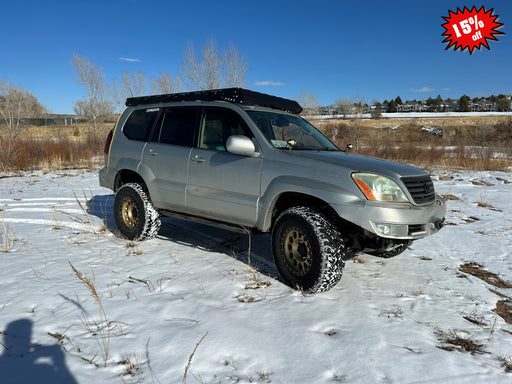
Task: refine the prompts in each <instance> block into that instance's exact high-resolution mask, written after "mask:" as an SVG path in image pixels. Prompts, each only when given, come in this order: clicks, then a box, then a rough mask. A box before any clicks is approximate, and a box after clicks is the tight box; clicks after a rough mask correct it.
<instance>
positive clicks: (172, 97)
mask: <svg viewBox="0 0 512 384" xmlns="http://www.w3.org/2000/svg"><path fill="white" fill-rule="evenodd" d="M173 101H228V102H230V103H238V104H246V105H258V106H261V107H269V108H274V109H279V110H282V111H287V112H291V113H295V114H299V113H301V112H302V107H301V106H300V104H299V103H297V102H296V101H295V100H290V99H285V98H282V97H278V96H272V95H268V94H266V93H260V92H255V91H251V90H248V89H244V88H223V89H213V90H207V91H196V92H182V93H169V94H164V95H151V96H139V97H129V98H127V99H126V106H128V107H133V106H138V105H146V104H159V103H169V102H173Z"/></svg>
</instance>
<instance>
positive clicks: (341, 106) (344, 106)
mask: <svg viewBox="0 0 512 384" xmlns="http://www.w3.org/2000/svg"><path fill="white" fill-rule="evenodd" d="M336 105H337V107H338V111H340V112H341V113H342V114H343V117H347V115H350V114H352V109H353V106H352V102H351V101H350V100H348V99H343V98H340V99H338V100H336Z"/></svg>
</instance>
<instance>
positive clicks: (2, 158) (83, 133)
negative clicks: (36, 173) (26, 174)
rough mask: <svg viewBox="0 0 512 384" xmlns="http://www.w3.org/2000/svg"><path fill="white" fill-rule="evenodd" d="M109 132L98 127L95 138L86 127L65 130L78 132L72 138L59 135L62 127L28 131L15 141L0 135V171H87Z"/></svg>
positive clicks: (63, 133)
mask: <svg viewBox="0 0 512 384" xmlns="http://www.w3.org/2000/svg"><path fill="white" fill-rule="evenodd" d="M110 128H111V126H104V127H101V129H100V130H99V131H98V132H97V134H93V133H92V130H91V129H88V128H87V129H86V127H83V128H82V130H80V129H79V128H78V126H75V127H74V128H72V127H69V128H66V130H71V129H74V130H75V129H76V130H79V132H80V133H78V135H73V132H71V131H65V132H62V131H61V130H62V129H63V128H62V127H58V128H57V127H53V128H52V127H44V128H43V127H31V128H27V129H25V130H24V133H23V135H21V136H18V137H17V138H8V137H3V136H1V135H0V171H3V172H8V171H18V170H33V169H40V170H43V171H53V170H60V169H63V168H78V167H79V168H90V167H91V166H92V164H93V158H94V157H97V156H99V155H101V154H102V153H103V147H104V144H105V139H106V137H107V133H108V130H109V129H110ZM0 132H1V131H0Z"/></svg>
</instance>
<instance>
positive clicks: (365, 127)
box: [312, 116, 512, 170]
mask: <svg viewBox="0 0 512 384" xmlns="http://www.w3.org/2000/svg"><path fill="white" fill-rule="evenodd" d="M312 122H313V124H316V125H317V126H318V127H319V128H320V129H321V130H322V131H323V132H324V133H325V134H326V135H327V136H328V137H329V138H331V139H332V140H333V141H334V142H335V143H336V144H337V145H338V146H339V147H340V148H345V147H346V145H347V144H348V143H352V144H354V150H353V153H357V154H362V155H368V156H373V157H378V158H383V159H387V160H392V161H399V162H407V163H411V164H415V165H421V166H436V167H444V168H463V169H471V170H507V169H510V168H511V167H512V150H511V148H512V118H508V117H485V116H476V117H449V118H430V119H429V118H411V119H382V120H361V119H360V120H356V119H348V120H326V121H317V120H314V121H312Z"/></svg>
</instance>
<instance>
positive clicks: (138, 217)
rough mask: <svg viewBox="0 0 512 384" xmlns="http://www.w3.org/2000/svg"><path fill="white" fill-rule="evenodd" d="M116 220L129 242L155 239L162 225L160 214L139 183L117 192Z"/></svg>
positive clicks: (120, 230)
mask: <svg viewBox="0 0 512 384" xmlns="http://www.w3.org/2000/svg"><path fill="white" fill-rule="evenodd" d="M114 218H115V220H116V224H117V228H118V229H119V232H121V235H122V236H123V237H125V238H127V239H129V240H144V239H148V238H151V237H154V236H155V235H156V234H157V233H158V230H159V229H160V225H161V219H160V214H159V213H158V211H157V210H156V209H155V208H154V207H153V204H152V203H151V200H150V198H149V196H148V194H147V192H146V191H145V190H144V188H143V187H142V185H140V184H137V183H129V184H125V185H123V186H122V187H121V188H119V190H118V191H117V194H116V198H115V201H114Z"/></svg>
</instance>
